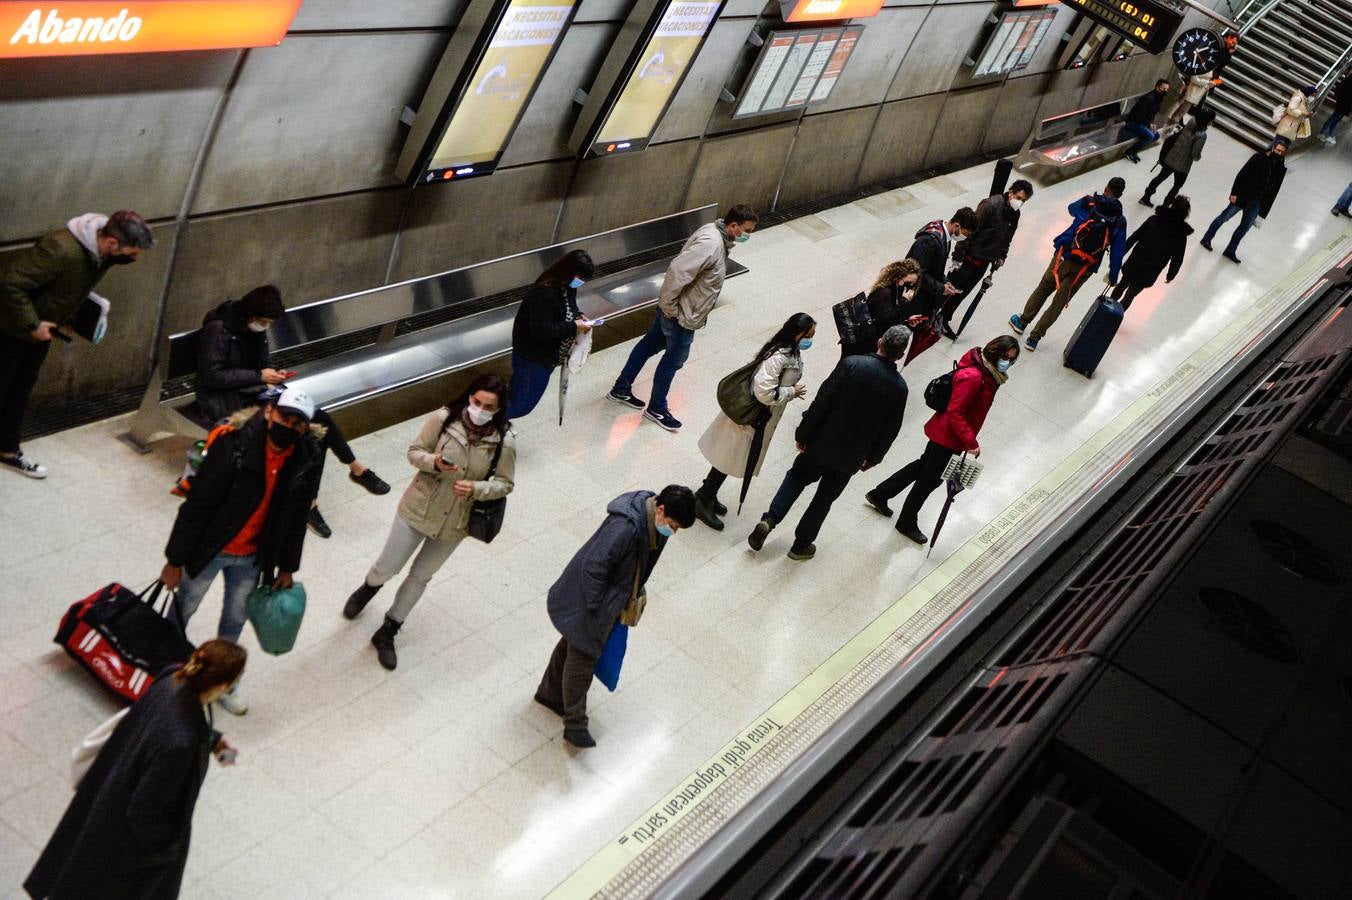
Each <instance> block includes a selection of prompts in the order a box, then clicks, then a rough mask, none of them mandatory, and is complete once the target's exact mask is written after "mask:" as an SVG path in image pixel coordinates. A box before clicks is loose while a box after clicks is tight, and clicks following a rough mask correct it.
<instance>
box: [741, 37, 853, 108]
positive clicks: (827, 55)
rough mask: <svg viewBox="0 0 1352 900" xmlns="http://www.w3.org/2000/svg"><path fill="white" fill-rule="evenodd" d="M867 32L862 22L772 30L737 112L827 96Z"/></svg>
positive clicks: (802, 103) (793, 104)
mask: <svg viewBox="0 0 1352 900" xmlns="http://www.w3.org/2000/svg"><path fill="white" fill-rule="evenodd" d="M863 33H864V28H863V26H862V25H852V26H849V27H845V28H823V29H813V30H809V31H773V32H771V33H770V36H769V37H768V38H766V40H765V44H764V46H762V47H761V52H760V56H759V57H757V59H756V64H755V65H754V66H753V67H752V69H751V76H750V77H749V78H748V79H747V81H746V86H745V87H744V88H743V90H742V97H741V99H740V101H739V102H738V104H737V110H736V111H735V112H734V113H733V115H732V117H733V118H734V119H744V118H747V117H748V116H763V115H767V114H769V113H777V112H784V111H785V110H791V109H797V108H799V107H802V106H806V105H807V104H809V103H818V102H820V101H822V100H825V99H826V98H827V97H829V96H831V90H832V89H833V88H834V87H835V85H836V82H837V81H839V80H840V74H841V72H843V71H844V70H845V65H846V63H848V62H849V60H850V55H851V54H852V53H853V52H854V48H855V46H856V45H858V43H859V38H860V36H861V35H862V34H863Z"/></svg>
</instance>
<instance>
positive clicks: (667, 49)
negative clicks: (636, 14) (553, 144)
mask: <svg viewBox="0 0 1352 900" xmlns="http://www.w3.org/2000/svg"><path fill="white" fill-rule="evenodd" d="M722 7H723V0H708V2H689V0H670V2H668V3H666V4H665V8H662V7H659V8H658V9H657V10H655V11H654V16H653V19H652V20H651V23H650V28H649V30H648V34H647V37H646V38H645V39H643V40H642V41H641V44H640V46H639V51H638V53H636V54H634V55H633V56H632V57H631V58H630V59H629V61H628V64H627V67H628V73H627V74H626V75H624V76H622V77H623V87H622V88H621V89H620V91H619V94H618V96H617V97H616V99H615V102H614V103H613V104H611V106H610V109H609V111H607V112H606V113H605V114H604V115H603V116H601V117H600V118H599V119H598V121H599V125H598V126H597V128H596V134H595V136H594V137H592V138H591V140H590V141H589V142H588V150H587V155H588V156H609V155H612V154H615V153H625V152H628V151H632V150H642V149H643V148H644V147H646V146H648V140H649V139H650V138H651V137H652V135H653V132H654V131H655V130H656V129H657V123H658V122H660V121H661V120H662V116H663V114H664V113H665V112H666V111H667V107H668V106H670V105H671V101H672V98H673V97H675V96H676V91H677V90H678V89H679V88H680V86H681V82H682V81H684V80H685V76H686V73H687V72H688V71H689V69H690V63H691V62H692V61H693V60H694V59H695V55H696V54H697V53H699V48H700V47H702V46H703V45H704V39H705V37H706V36H708V34H709V29H710V28H711V27H712V26H713V23H714V20H715V19H717V18H718V11H719V10H720V9H722Z"/></svg>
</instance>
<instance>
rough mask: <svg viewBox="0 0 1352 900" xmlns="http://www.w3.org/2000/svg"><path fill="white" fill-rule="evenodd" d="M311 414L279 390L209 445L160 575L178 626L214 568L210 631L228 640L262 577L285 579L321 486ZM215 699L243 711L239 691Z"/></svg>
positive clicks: (306, 404)
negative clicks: (218, 602)
mask: <svg viewBox="0 0 1352 900" xmlns="http://www.w3.org/2000/svg"><path fill="white" fill-rule="evenodd" d="M314 413H315V406H314V401H313V400H311V399H310V397H309V395H307V394H306V393H305V392H304V391H301V390H299V389H297V388H295V387H287V388H283V389H282V393H281V395H280V396H278V398H277V402H276V403H275V404H273V405H271V406H266V407H264V408H263V409H261V410H259V411H256V412H255V411H253V410H241V411H240V412H239V413H236V415H235V419H236V420H237V423H238V427H236V428H235V430H234V431H230V432H227V433H225V434H224V435H222V436H221V437H219V438H217V439H216V441H215V443H213V444H212V445H211V448H210V449H209V451H208V452H207V456H206V459H205V460H204V461H203V463H202V467H201V468H200V469H199V470H198V472H197V474H196V475H195V476H193V478H192V481H191V484H190V489H189V492H188V497H187V499H186V500H184V501H183V504H182V505H181V506H180V507H179V509H178V517H177V519H175V521H174V529H173V531H172V532H171V533H170V535H169V543H168V545H167V546H166V547H165V550H164V555H165V558H166V560H167V561H166V562H165V564H164V569H163V571H161V573H160V580H161V581H163V582H164V584H165V586H166V587H168V588H169V589H170V590H174V591H177V592H178V609H179V612H180V614H181V615H182V616H183V620H184V625H185V626H186V625H187V621H188V619H190V618H191V617H192V615H193V613H195V612H196V611H197V607H198V606H199V605H200V604H201V602H202V598H203V597H204V596H205V595H206V592H207V590H208V589H209V588H210V587H211V583H212V582H213V581H215V580H216V576H217V575H222V576H224V578H225V600H224V605H223V607H222V610H221V620H220V625H219V627H218V629H217V633H216V636H217V637H219V638H221V639H223V640H227V641H231V642H233V643H238V641H239V636H240V634H241V633H242V632H243V631H244V622H245V619H246V613H245V602H246V601H247V600H248V599H249V594H250V593H252V592H253V590H254V588H255V587H257V586H258V584H259V581H260V579H261V580H264V581H267V582H269V583H271V584H272V586H273V587H274V588H276V589H281V588H287V587H290V586H291V584H292V577H293V576H294V574H295V572H296V571H297V570H298V569H299V568H300V559H301V551H302V549H303V548H304V546H305V522H306V514H307V512H308V511H309V509H310V506H311V504H312V503H313V501H314V499H315V497H316V496H317V495H318V493H319V474H320V469H321V467H320V460H321V459H322V457H323V454H324V449H323V447H322V446H320V441H322V440H323V428H322V427H319V426H312V425H311V420H312V419H313V417H314ZM274 573H275V576H274ZM185 574H186V575H187V577H186V578H184V575H185ZM220 703H221V706H222V707H224V708H225V710H226V711H227V712H230V713H234V714H235V715H243V714H244V713H245V712H247V711H248V706H247V705H246V704H245V703H244V701H243V699H242V698H241V697H240V695H239V694H238V692H233V691H232V692H231V693H229V694H226V695H225V696H224V697H222V698H221V701H220Z"/></svg>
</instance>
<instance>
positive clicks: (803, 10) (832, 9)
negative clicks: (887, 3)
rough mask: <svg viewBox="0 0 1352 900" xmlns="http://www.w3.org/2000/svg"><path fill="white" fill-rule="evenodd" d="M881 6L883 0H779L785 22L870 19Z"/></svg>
mask: <svg viewBox="0 0 1352 900" xmlns="http://www.w3.org/2000/svg"><path fill="white" fill-rule="evenodd" d="M882 8H883V0H779V11H780V15H781V16H783V18H784V21H785V22H791V23H793V24H795V25H796V24H798V23H799V22H840V21H842V20H844V19H871V18H873V17H874V16H876V15H877V14H878V10H880V9H882Z"/></svg>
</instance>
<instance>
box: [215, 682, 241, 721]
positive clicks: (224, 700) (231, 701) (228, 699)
mask: <svg viewBox="0 0 1352 900" xmlns="http://www.w3.org/2000/svg"><path fill="white" fill-rule="evenodd" d="M216 702H217V703H219V704H220V706H221V709H223V710H225V711H226V712H228V713H230V715H232V716H242V715H244V714H245V713H246V712H248V711H249V704H248V703H245V702H244V698H243V697H242V696H240V693H239V688H235V689H234V690H233V691H231V692H230V693H228V694H221V697H220V699H219V700H217V701H216Z"/></svg>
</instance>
